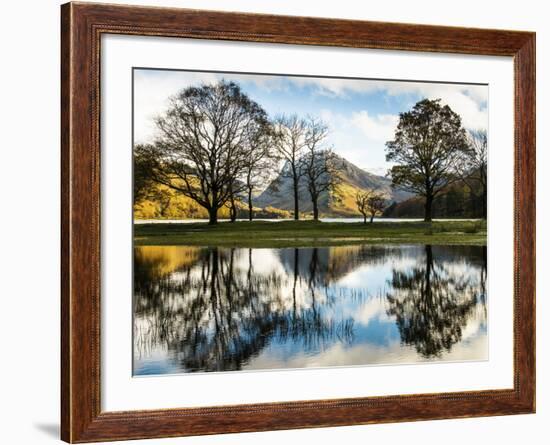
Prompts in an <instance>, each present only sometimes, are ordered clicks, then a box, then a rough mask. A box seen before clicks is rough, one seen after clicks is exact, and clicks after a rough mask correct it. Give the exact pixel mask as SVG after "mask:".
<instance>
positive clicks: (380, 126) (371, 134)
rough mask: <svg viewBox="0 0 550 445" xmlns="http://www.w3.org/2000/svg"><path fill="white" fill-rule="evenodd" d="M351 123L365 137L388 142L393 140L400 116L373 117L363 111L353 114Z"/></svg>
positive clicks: (379, 115)
mask: <svg viewBox="0 0 550 445" xmlns="http://www.w3.org/2000/svg"><path fill="white" fill-rule="evenodd" d="M351 122H352V124H353V125H355V126H356V127H357V128H359V129H360V130H361V131H362V132H363V133H364V135H365V136H366V137H367V138H369V139H372V140H374V141H382V142H386V141H389V140H390V139H392V138H393V135H394V132H395V127H396V126H397V123H398V122H399V116H397V115H395V114H378V115H374V116H371V115H369V113H368V111H366V110H363V111H360V112H357V113H353V114H352V117H351Z"/></svg>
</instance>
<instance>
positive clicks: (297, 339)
mask: <svg viewBox="0 0 550 445" xmlns="http://www.w3.org/2000/svg"><path fill="white" fill-rule="evenodd" d="M486 255H487V253H486V247H484V246H371V245H364V246H357V245H354V246H338V247H320V248H283V249H254V248H253V249H248V248H221V247H191V246H140V247H135V255H134V375H155V374H157V375H158V374H173V373H185V372H205V371H237V370H254V369H280V368H304V367H326V366H351V365H373V364H395V363H418V362H424V361H466V360H485V359H487V312H486V295H485V285H486V270H487V264H486V261H487V256H486Z"/></svg>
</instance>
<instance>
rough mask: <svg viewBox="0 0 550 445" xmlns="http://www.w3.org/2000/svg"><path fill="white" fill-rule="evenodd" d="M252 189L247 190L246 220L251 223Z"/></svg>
mask: <svg viewBox="0 0 550 445" xmlns="http://www.w3.org/2000/svg"><path fill="white" fill-rule="evenodd" d="M252 213H253V212H252V189H251V188H248V220H249V221H252Z"/></svg>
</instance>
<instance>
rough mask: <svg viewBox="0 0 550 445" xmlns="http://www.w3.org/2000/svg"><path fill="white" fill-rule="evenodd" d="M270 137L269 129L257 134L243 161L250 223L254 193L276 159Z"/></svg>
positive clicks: (263, 181)
mask: <svg viewBox="0 0 550 445" xmlns="http://www.w3.org/2000/svg"><path fill="white" fill-rule="evenodd" d="M272 135H273V133H272V131H271V129H269V130H266V131H263V132H260V133H258V134H257V137H256V139H255V141H254V144H253V146H252V147H251V149H250V153H249V156H248V157H247V159H246V161H245V165H244V184H245V186H246V194H247V201H248V220H249V221H252V218H253V216H254V215H253V213H254V212H253V208H254V206H253V203H252V196H253V194H254V191H255V190H256V189H257V188H259V187H260V186H261V185H263V184H264V183H265V182H266V181H267V180H268V179H269V175H270V173H271V168H272V167H274V166H275V164H276V163H277V158H276V156H274V153H272V145H271V144H272V142H273V138H272Z"/></svg>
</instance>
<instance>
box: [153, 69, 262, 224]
mask: <svg viewBox="0 0 550 445" xmlns="http://www.w3.org/2000/svg"><path fill="white" fill-rule="evenodd" d="M156 124H157V128H158V133H159V135H158V138H157V140H156V141H155V143H154V144H153V145H152V147H153V150H152V154H154V157H153V158H154V160H155V163H154V165H153V166H152V168H151V169H150V172H151V177H152V178H153V180H154V181H156V182H158V183H160V184H164V185H166V186H167V187H170V188H172V189H174V190H176V191H178V192H180V193H182V194H183V195H185V196H187V197H189V198H191V199H193V200H194V201H196V202H197V203H198V204H199V205H201V206H202V207H204V208H205V209H206V210H207V211H208V214H209V223H210V224H216V223H217V213H218V210H219V208H220V207H221V206H222V205H224V204H225V203H226V202H228V200H230V199H231V197H233V199H234V197H235V193H237V190H235V187H236V183H237V179H238V178H239V176H240V175H242V173H243V169H244V165H245V163H246V160H247V157H248V156H249V152H250V150H249V148H250V146H251V144H252V141H253V140H254V139H255V138H256V137H257V134H258V132H262V131H264V129H265V127H266V126H267V125H268V120H267V114H266V112H265V111H264V110H263V109H262V107H261V106H260V105H258V104H257V103H256V102H254V101H253V100H251V99H250V98H249V97H248V96H247V95H246V94H245V93H243V92H242V91H241V89H240V87H239V86H238V85H237V84H236V83H234V82H226V81H224V80H222V81H220V82H218V83H217V84H215V85H202V86H200V87H189V88H186V89H184V90H182V91H181V92H179V93H178V94H177V95H175V96H174V97H172V98H171V99H170V105H169V107H168V109H167V111H166V112H165V113H164V114H163V115H162V116H160V117H158V118H157V119H156Z"/></svg>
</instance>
